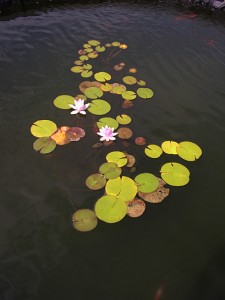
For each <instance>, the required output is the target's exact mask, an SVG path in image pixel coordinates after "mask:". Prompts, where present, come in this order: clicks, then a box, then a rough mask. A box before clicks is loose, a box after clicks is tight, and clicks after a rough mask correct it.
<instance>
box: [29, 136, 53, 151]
mask: <svg viewBox="0 0 225 300" xmlns="http://www.w3.org/2000/svg"><path fill="white" fill-rule="evenodd" d="M55 147H56V142H55V141H54V140H52V139H51V138H49V137H41V138H39V139H37V140H36V141H35V142H34V143H33V148H34V150H35V151H40V153H41V154H47V153H50V152H52V151H53V150H55Z"/></svg>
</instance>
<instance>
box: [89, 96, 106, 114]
mask: <svg viewBox="0 0 225 300" xmlns="http://www.w3.org/2000/svg"><path fill="white" fill-rule="evenodd" d="M110 109H111V105H110V104H109V103H108V102H107V101H105V100H101V99H96V100H92V101H91V102H90V105H89V107H88V111H89V112H90V113H92V114H94V115H105V114H107V113H108V112H109V111H110Z"/></svg>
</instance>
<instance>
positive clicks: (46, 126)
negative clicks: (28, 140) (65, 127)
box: [30, 120, 57, 137]
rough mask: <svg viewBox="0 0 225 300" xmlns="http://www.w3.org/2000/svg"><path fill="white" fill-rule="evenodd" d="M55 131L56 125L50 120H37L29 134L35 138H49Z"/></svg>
mask: <svg viewBox="0 0 225 300" xmlns="http://www.w3.org/2000/svg"><path fill="white" fill-rule="evenodd" d="M56 130H57V126H56V124H55V123H54V122H52V121H50V120H38V121H36V122H34V123H33V125H32V126H31V128H30V131H31V133H32V134H33V135H34V136H36V137H49V136H50V135H52V134H53V133H54V132H55V131H56Z"/></svg>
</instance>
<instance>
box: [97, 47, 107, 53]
mask: <svg viewBox="0 0 225 300" xmlns="http://www.w3.org/2000/svg"><path fill="white" fill-rule="evenodd" d="M95 50H96V51H98V52H104V51H105V47H104V46H97V47H96V48H95Z"/></svg>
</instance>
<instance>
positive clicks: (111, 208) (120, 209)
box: [95, 195, 127, 223]
mask: <svg viewBox="0 0 225 300" xmlns="http://www.w3.org/2000/svg"><path fill="white" fill-rule="evenodd" d="M95 213H96V215H97V217H98V218H99V219H100V220H102V221H104V222H106V223H116V222H119V221H120V220H122V219H123V218H124V217H125V216H126V213H127V205H126V203H125V202H124V201H123V200H121V199H117V198H116V197H115V196H112V195H106V196H103V197H101V198H99V199H98V201H97V202H96V204H95Z"/></svg>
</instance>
